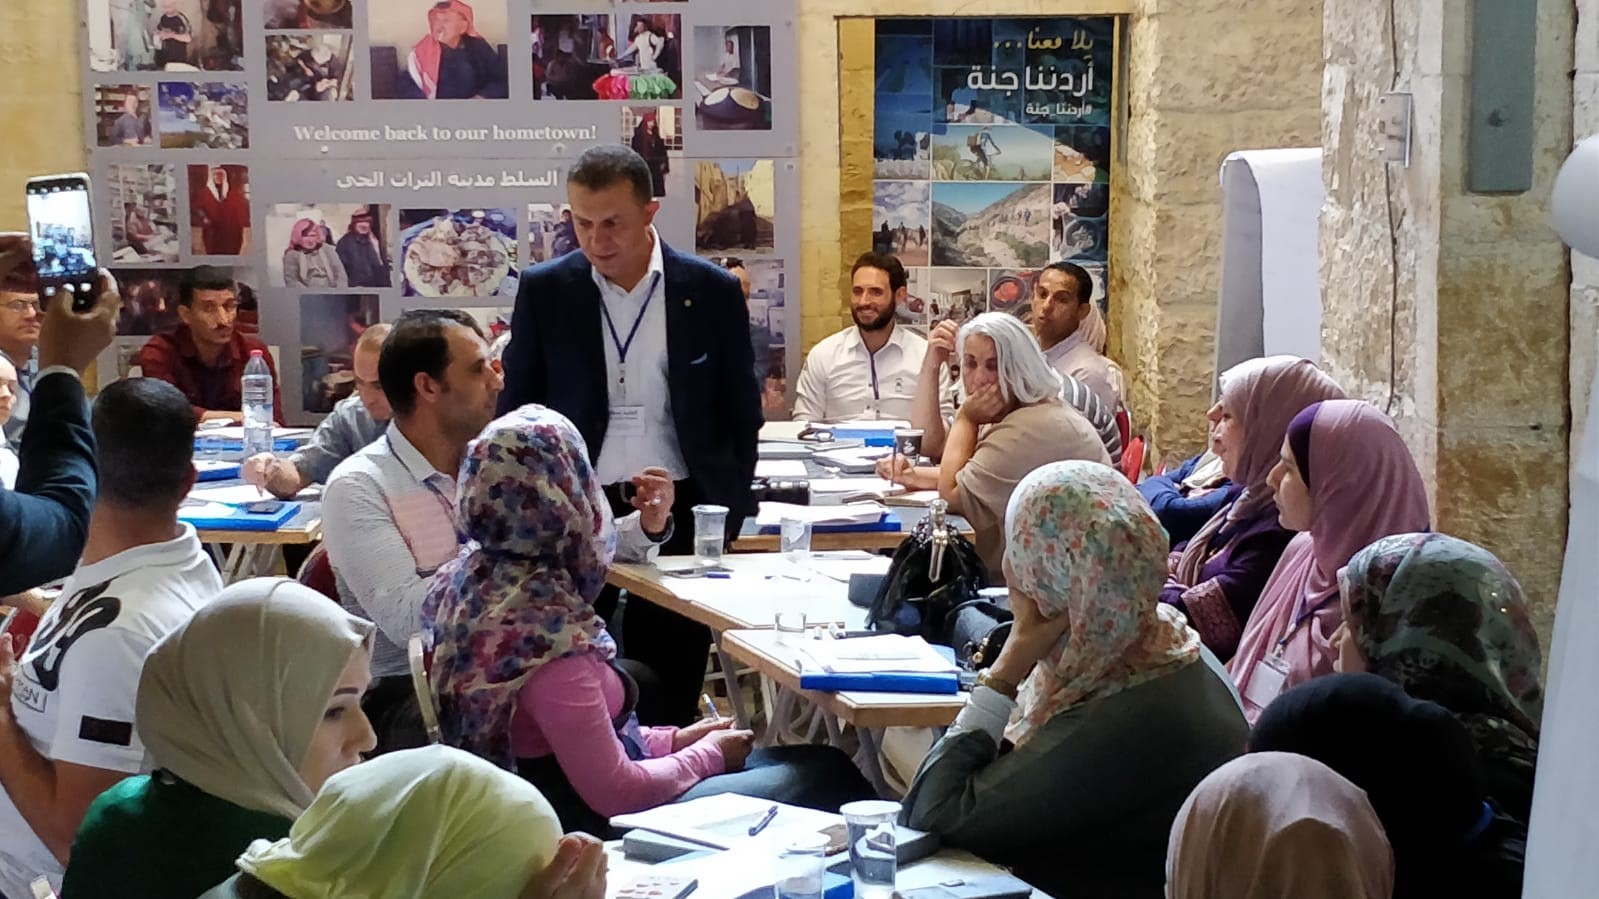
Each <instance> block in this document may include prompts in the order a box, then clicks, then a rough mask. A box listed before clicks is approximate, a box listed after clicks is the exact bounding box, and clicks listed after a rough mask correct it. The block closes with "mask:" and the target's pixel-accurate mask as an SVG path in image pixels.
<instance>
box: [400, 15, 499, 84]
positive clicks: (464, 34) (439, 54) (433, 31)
mask: <svg viewBox="0 0 1599 899" xmlns="http://www.w3.org/2000/svg"><path fill="white" fill-rule="evenodd" d="M406 73H407V74H408V75H409V76H410V78H409V79H401V82H402V83H401V86H400V95H401V96H402V97H403V98H405V99H422V98H427V99H429V100H466V99H473V98H484V99H491V100H492V99H500V100H503V99H505V98H506V97H507V96H509V93H508V83H509V82H508V78H507V75H506V70H505V61H504V60H502V59H501V58H500V54H499V51H498V50H496V49H495V48H494V45H492V44H490V43H489V42H488V40H486V39H485V38H484V37H483V35H481V34H478V33H477V25H476V17H475V16H474V14H473V12H472V7H470V6H468V5H467V4H465V3H462V2H461V0H440V2H438V3H435V4H433V6H432V8H430V9H429V10H428V33H427V37H424V38H422V39H421V40H420V41H417V42H416V46H415V47H414V48H412V50H411V56H410V58H409V59H407V60H406ZM407 80H408V81H409V82H410V83H409V84H407V83H404V82H405V81H407Z"/></svg>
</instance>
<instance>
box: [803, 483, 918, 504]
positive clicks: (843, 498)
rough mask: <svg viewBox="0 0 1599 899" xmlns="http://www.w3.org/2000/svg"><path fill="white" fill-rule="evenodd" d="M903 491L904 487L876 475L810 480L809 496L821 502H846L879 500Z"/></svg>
mask: <svg viewBox="0 0 1599 899" xmlns="http://www.w3.org/2000/svg"><path fill="white" fill-rule="evenodd" d="M904 492H905V488H904V487H901V486H900V485H898V484H896V483H894V482H893V481H887V480H884V479H882V478H878V477H860V478H813V479H812V480H811V498H812V500H813V501H816V502H822V503H836V502H844V503H848V502H853V501H855V500H857V499H875V500H881V499H884V498H886V497H890V496H894V495H897V494H900V493H904Z"/></svg>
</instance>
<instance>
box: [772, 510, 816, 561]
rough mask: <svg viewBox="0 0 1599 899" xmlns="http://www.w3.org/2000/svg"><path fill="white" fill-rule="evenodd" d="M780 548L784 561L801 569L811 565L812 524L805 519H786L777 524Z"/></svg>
mask: <svg viewBox="0 0 1599 899" xmlns="http://www.w3.org/2000/svg"><path fill="white" fill-rule="evenodd" d="M777 533H778V548H779V549H781V550H782V553H783V560H784V561H786V562H788V563H789V564H791V565H794V566H796V567H799V568H805V567H806V566H808V565H810V563H811V523H810V522H809V521H806V520H805V519H803V518H784V519H782V520H780V521H779V522H778V523H777Z"/></svg>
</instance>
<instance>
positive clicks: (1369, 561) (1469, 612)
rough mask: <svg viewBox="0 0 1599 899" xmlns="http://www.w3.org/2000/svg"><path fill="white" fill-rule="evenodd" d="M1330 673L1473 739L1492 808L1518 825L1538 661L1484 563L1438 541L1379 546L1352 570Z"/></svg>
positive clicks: (1515, 604) (1519, 605)
mask: <svg viewBox="0 0 1599 899" xmlns="http://www.w3.org/2000/svg"><path fill="white" fill-rule="evenodd" d="M1343 609H1344V625H1343V627H1341V628H1340V629H1339V630H1338V632H1337V633H1336V634H1335V635H1334V638H1333V642H1334V644H1335V645H1336V647H1337V650H1338V667H1339V668H1340V670H1343V671H1369V672H1371V673H1373V674H1376V675H1380V676H1382V677H1384V678H1386V679H1388V680H1391V681H1393V682H1394V683H1396V684H1398V685H1399V686H1401V687H1403V688H1404V690H1405V692H1406V693H1409V694H1410V695H1411V696H1414V697H1416V698H1417V699H1425V700H1427V701H1429V702H1436V703H1437V704H1439V705H1441V706H1443V707H1444V708H1446V709H1448V710H1449V711H1451V712H1453V713H1454V714H1455V717H1457V718H1459V719H1460V721H1461V723H1462V724H1464V725H1465V726H1466V729H1467V730H1469V731H1471V735H1472V738H1473V739H1474V740H1475V741H1476V743H1477V754H1478V756H1479V758H1480V760H1481V762H1482V768H1483V778H1484V781H1485V784H1486V787H1487V792H1488V795H1489V797H1491V798H1492V799H1493V800H1494V801H1495V802H1497V803H1498V804H1499V805H1500V806H1501V807H1503V808H1504V809H1505V811H1507V812H1509V813H1510V814H1511V815H1513V816H1515V817H1517V818H1519V819H1521V820H1522V821H1525V820H1527V815H1528V813H1529V812H1530V810H1531V808H1532V779H1533V767H1534V765H1536V763H1537V761H1538V722H1539V719H1540V718H1542V717H1543V687H1542V686H1541V685H1540V683H1539V680H1538V677H1539V672H1540V671H1541V670H1542V666H1543V659H1542V654H1541V653H1540V651H1539V649H1538V635H1537V633H1536V632H1534V631H1533V628H1532V620H1531V618H1529V617H1528V615H1527V604H1526V602H1525V601H1524V600H1523V599H1522V596H1521V585H1520V584H1519V583H1517V582H1516V579H1515V578H1514V577H1513V576H1511V574H1510V572H1509V571H1508V570H1506V569H1505V566H1504V565H1503V564H1501V563H1500V561H1499V560H1498V559H1496V558H1494V556H1493V554H1492V553H1490V552H1488V551H1487V550H1485V549H1482V548H1481V547H1478V546H1475V545H1473V544H1470V543H1467V542H1465V541H1464V540H1457V539H1455V538H1454V537H1446V536H1444V535H1443V534H1399V535H1397V536H1393V537H1385V538H1383V539H1381V540H1378V541H1377V542H1376V543H1373V544H1372V545H1370V546H1368V547H1366V548H1365V549H1363V550H1361V551H1360V552H1359V553H1356V554H1355V557H1354V558H1352V559H1350V560H1349V567H1348V568H1347V569H1346V570H1345V572H1344V578H1343Z"/></svg>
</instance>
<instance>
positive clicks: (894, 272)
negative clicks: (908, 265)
mask: <svg viewBox="0 0 1599 899" xmlns="http://www.w3.org/2000/svg"><path fill="white" fill-rule="evenodd" d="M883 227H885V228H886V227H888V223H887V222H884V223H883ZM863 268H875V269H877V270H878V271H880V272H882V273H883V274H885V275H887V276H888V289H889V292H890V293H896V294H897V293H899V291H900V288H902V287H904V286H905V285H906V284H907V283H909V279H908V278H907V277H906V275H905V266H903V265H901V264H900V261H899V259H898V258H896V257H894V256H890V255H888V254H887V253H862V254H861V255H860V256H859V257H858V258H856V260H855V264H854V265H853V266H851V267H850V270H849V276H850V277H851V278H853V277H855V273H856V272H858V271H860V270H861V269H863Z"/></svg>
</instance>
